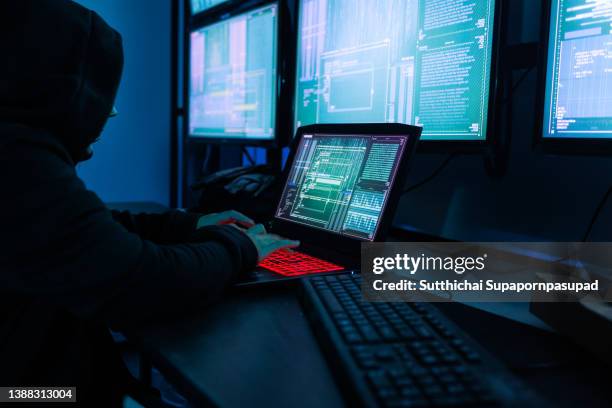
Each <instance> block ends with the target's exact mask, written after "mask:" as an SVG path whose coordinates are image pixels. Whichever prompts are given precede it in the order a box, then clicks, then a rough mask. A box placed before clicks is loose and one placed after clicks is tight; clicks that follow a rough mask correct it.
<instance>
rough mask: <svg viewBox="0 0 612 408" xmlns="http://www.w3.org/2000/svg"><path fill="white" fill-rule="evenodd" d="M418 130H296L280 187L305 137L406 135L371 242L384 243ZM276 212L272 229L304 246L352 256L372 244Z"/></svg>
mask: <svg viewBox="0 0 612 408" xmlns="http://www.w3.org/2000/svg"><path fill="white" fill-rule="evenodd" d="M421 130H422V129H421V128H420V127H417V126H411V125H404V124H399V123H360V124H321V125H307V126H302V127H299V128H298V129H297V131H296V135H295V137H294V138H293V141H292V143H291V150H290V152H289V156H288V157H287V163H286V165H285V168H284V170H283V173H282V177H281V184H280V185H281V186H283V191H284V186H285V185H286V184H287V180H288V178H289V173H290V171H291V167H292V165H293V162H294V160H295V155H296V153H297V148H298V146H299V143H300V142H301V140H302V137H303V136H304V134H328V135H381V136H385V135H387V136H389V135H390V136H393V135H398V136H400V135H401V136H408V141H407V145H406V147H405V149H404V151H403V154H402V157H401V158H400V162H399V166H398V168H397V173H396V176H395V181H394V183H393V186H392V187H391V189H390V191H389V197H388V199H387V204H386V207H385V214H384V216H383V217H382V218H381V220H380V224H379V226H378V230H377V232H376V236H375V237H374V239H373V242H378V241H381V240H384V239H385V238H386V236H387V233H388V231H389V228H390V227H391V225H392V224H393V219H394V218H395V214H396V210H397V207H398V205H399V201H400V198H401V196H402V191H403V188H404V185H405V183H406V178H407V175H408V169H409V165H410V161H411V158H412V157H413V156H414V153H415V149H416V147H417V145H418V143H419V139H420V136H421ZM280 199H282V193H281V194H279V196H278V200H280ZM277 209H278V203H277V205H276V206H275V209H274V216H273V221H272V222H273V224H274V229H275V230H278V231H282V232H283V233H285V234H287V236H289V237H300V239H302V240H303V241H304V243H313V242H315V243H316V242H333V246H334V249H335V250H338V251H340V252H343V253H353V254H354V253H359V250H360V246H361V243H362V242H371V241H368V240H363V239H359V238H356V237H355V238H351V237H349V236H346V235H342V234H338V233H335V232H329V231H326V230H323V229H319V228H314V227H309V226H307V225H304V224H300V223H297V222H293V221H289V220H285V219H283V218H279V217H277V216H276V211H277ZM355 251H357V252H355Z"/></svg>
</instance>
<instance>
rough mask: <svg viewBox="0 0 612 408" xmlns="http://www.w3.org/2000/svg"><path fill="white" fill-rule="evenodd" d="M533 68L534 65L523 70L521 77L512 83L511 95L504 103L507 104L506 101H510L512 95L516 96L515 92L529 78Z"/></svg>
mask: <svg viewBox="0 0 612 408" xmlns="http://www.w3.org/2000/svg"><path fill="white" fill-rule="evenodd" d="M533 68H534V67H529V68H527V69H526V70H525V72H523V74H522V75H521V76H520V77H519V79H518V80H517V81H516V82H515V83H514V84H512V88H511V89H510V95H509V96H508V97H507V98H506V99H504V100H503V101H502V105H505V104H506V103H508V102H510V100H511V99H512V96H514V92H515V91H516V90H517V89H518V88H519V86H520V85H521V84H522V83H523V81H525V79H527V76H528V75H529V74H530V73H531V71H533Z"/></svg>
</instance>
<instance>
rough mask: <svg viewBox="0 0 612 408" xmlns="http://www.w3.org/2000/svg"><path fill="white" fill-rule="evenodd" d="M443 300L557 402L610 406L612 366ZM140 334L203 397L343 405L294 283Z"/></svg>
mask: <svg viewBox="0 0 612 408" xmlns="http://www.w3.org/2000/svg"><path fill="white" fill-rule="evenodd" d="M439 307H440V309H441V310H442V311H443V312H444V313H445V314H446V315H447V316H449V317H450V318H451V319H452V320H454V321H455V322H456V323H458V324H459V325H460V326H462V328H464V329H465V330H466V331H467V332H468V333H469V334H471V335H472V336H473V337H474V338H476V339H478V340H479V341H480V343H481V344H482V345H483V346H484V347H485V348H487V349H489V351H491V352H492V353H493V354H494V355H496V356H498V358H500V359H501V360H502V361H503V362H504V363H506V365H507V366H508V367H510V369H511V370H512V371H513V372H515V373H516V374H517V375H518V376H520V377H522V378H523V380H524V381H525V382H527V383H528V384H530V385H531V386H532V387H533V388H535V389H536V390H538V391H539V392H540V393H541V394H542V395H543V396H545V397H547V398H548V399H549V400H551V401H552V402H554V405H555V406H568V407H569V406H584V405H585V403H586V404H587V405H588V406H589V407H595V406H609V404H610V402H609V392H608V391H607V388H606V387H608V382H609V368H606V367H604V366H601V365H600V364H598V363H596V362H595V361H594V359H592V358H588V357H586V356H585V355H584V353H582V352H578V351H577V349H576V347H574V346H573V345H572V344H570V343H569V342H567V341H565V340H564V339H563V338H561V337H559V336H557V335H555V334H552V333H547V332H544V331H541V330H539V329H535V328H532V327H530V326H527V325H524V324H521V323H517V322H514V321H511V320H508V319H505V318H502V317H499V316H495V315H492V314H489V313H486V312H483V311H480V310H477V309H473V308H470V307H467V306H464V305H461V304H440V305H439ZM142 335H143V338H144V339H145V340H144V342H145V344H146V348H147V349H148V350H150V352H151V353H152V355H153V361H154V363H155V365H156V366H157V367H158V368H159V369H160V370H161V371H162V373H163V374H164V375H166V377H167V379H168V380H169V381H170V382H171V383H173V384H174V385H175V386H176V387H177V388H178V389H179V390H180V391H181V392H182V393H184V395H185V396H186V397H187V398H188V399H190V400H191V401H193V402H194V403H195V404H196V405H198V406H199V405H200V404H204V403H205V402H207V401H214V402H215V403H216V404H218V405H220V406H223V407H244V406H266V407H287V406H291V407H313V406H317V407H339V406H342V405H343V402H342V398H341V395H340V393H339V390H338V388H337V386H336V384H335V383H334V379H333V377H332V375H331V372H330V370H329V367H328V366H327V364H326V361H325V359H324V357H323V355H322V354H321V352H320V351H319V348H318V345H317V343H316V340H315V338H314V337H313V333H312V332H311V330H310V327H309V325H308V322H307V321H306V320H305V318H304V316H303V314H302V312H301V308H300V305H299V302H298V299H297V296H296V288H295V287H279V288H267V289H264V290H261V289H260V288H255V289H253V288H252V289H249V290H248V291H242V292H237V293H233V294H231V295H230V297H229V298H228V299H227V300H226V301H224V302H222V303H220V304H218V305H216V306H214V307H212V308H211V309H209V310H207V311H202V312H200V313H194V315H192V316H189V317H187V318H186V319H184V320H182V321H177V322H174V323H172V324H168V325H164V326H163V327H158V328H155V329H150V330H146V331H145V332H144V333H142Z"/></svg>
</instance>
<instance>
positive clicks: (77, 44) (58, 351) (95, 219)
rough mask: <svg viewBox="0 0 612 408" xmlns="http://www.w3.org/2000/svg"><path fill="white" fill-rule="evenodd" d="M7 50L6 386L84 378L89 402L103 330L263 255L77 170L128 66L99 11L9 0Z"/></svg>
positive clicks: (1, 292)
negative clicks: (138, 211)
mask: <svg viewBox="0 0 612 408" xmlns="http://www.w3.org/2000/svg"><path fill="white" fill-rule="evenodd" d="M0 52H1V53H2V64H0V189H1V190H0V191H2V195H1V197H0V315H1V316H2V317H1V318H0V386H9V385H58V386H70V385H77V386H78V387H79V397H80V400H81V401H82V402H83V401H86V398H87V397H88V395H89V394H90V393H93V392H95V393H98V395H103V394H104V393H108V388H107V387H108V383H109V381H110V382H112V379H109V378H108V372H109V371H112V369H113V367H116V366H118V365H119V364H118V360H117V358H116V357H117V356H116V355H114V351H113V350H112V348H111V343H110V340H109V339H108V332H107V330H106V328H105V326H106V325H111V326H116V327H119V328H121V327H130V326H133V325H135V324H140V323H142V322H144V321H155V320H157V319H160V318H161V316H163V315H169V314H171V313H176V312H177V311H178V310H184V309H186V308H190V307H193V305H195V304H199V303H201V302H206V301H209V300H211V299H214V298H216V297H217V296H218V295H219V294H220V293H221V292H222V290H223V289H224V287H225V286H226V285H227V284H228V282H230V281H231V280H232V279H233V278H234V277H235V276H236V275H237V274H239V273H241V272H242V271H244V270H247V269H249V268H252V267H253V266H254V265H255V262H256V258H257V251H256V249H255V247H254V246H253V244H252V243H251V242H250V240H249V239H248V238H247V237H246V235H244V234H243V233H241V232H240V231H238V230H236V229H234V228H232V227H227V226H226V227H209V228H204V229H200V230H198V231H195V224H196V220H197V217H196V216H195V215H191V214H186V213H182V212H169V213H167V214H163V215H157V216H156V215H139V216H133V215H131V214H129V213H112V212H111V211H109V210H108V209H107V208H106V206H105V205H104V204H103V203H102V202H101V201H100V199H99V198H98V197H97V196H96V195H95V194H94V193H93V192H91V191H88V190H87V189H86V188H85V186H84V184H83V183H82V182H81V180H80V179H79V178H78V177H77V175H76V173H75V164H76V163H77V162H78V161H80V160H82V159H84V158H86V157H87V154H86V150H87V147H88V146H89V145H90V144H91V143H92V142H93V141H94V140H95V139H96V138H98V137H99V135H100V133H101V132H102V129H103V127H104V124H105V122H106V120H107V117H108V115H109V113H110V111H111V108H112V105H113V102H114V98H115V94H116V91H117V87H118V84H119V80H120V77H121V70H122V65H123V56H122V48H121V37H120V35H119V34H118V33H117V32H116V31H114V30H113V29H112V28H110V27H109V26H108V25H107V24H106V23H105V22H104V21H103V20H102V19H101V18H100V17H99V16H98V15H96V14H95V13H94V12H92V11H90V10H87V9H85V8H83V7H81V6H79V5H77V4H76V3H73V2H70V1H67V0H19V1H1V2H0ZM120 182H121V180H117V183H120ZM186 241H189V242H191V243H181V242H186ZM98 374H101V376H102V377H105V376H106V377H105V378H97V377H99V375H98ZM98 402H100V400H98Z"/></svg>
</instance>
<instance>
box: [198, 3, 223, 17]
mask: <svg viewBox="0 0 612 408" xmlns="http://www.w3.org/2000/svg"><path fill="white" fill-rule="evenodd" d="M226 1H227V0H191V14H194V15H195V14H198V13H201V12H203V11H206V10H209V9H211V8H213V7H215V6H217V5H218V4H221V3H224V2H226Z"/></svg>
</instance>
